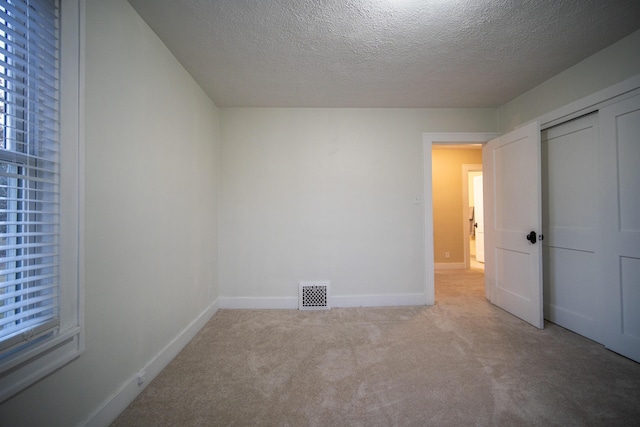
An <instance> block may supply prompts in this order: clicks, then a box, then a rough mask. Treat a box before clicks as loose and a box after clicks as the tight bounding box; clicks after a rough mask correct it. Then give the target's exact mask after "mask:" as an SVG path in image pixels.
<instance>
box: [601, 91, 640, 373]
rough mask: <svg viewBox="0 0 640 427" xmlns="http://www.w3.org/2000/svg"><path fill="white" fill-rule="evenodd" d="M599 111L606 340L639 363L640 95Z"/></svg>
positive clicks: (602, 274) (602, 294)
mask: <svg viewBox="0 0 640 427" xmlns="http://www.w3.org/2000/svg"><path fill="white" fill-rule="evenodd" d="M600 116H601V126H600V128H601V138H600V139H601V144H599V152H598V155H599V158H601V159H602V160H601V162H600V163H601V167H600V173H601V174H602V177H603V179H602V184H601V185H602V186H601V188H600V191H601V194H602V195H603V203H602V220H603V229H602V231H601V233H600V236H599V237H600V240H601V241H602V248H603V253H602V263H603V268H602V269H601V275H600V276H599V280H600V282H601V283H602V285H601V289H602V292H601V294H600V298H601V300H602V301H603V308H602V309H603V312H604V313H603V315H604V322H603V343H604V344H605V345H606V346H607V347H608V348H610V349H612V350H614V351H616V352H618V353H621V354H623V355H625V356H627V357H629V358H631V359H633V360H636V361H639V362H640V314H639V313H640V312H639V310H638V307H640V225H639V224H638V222H639V221H640V191H639V190H638V188H639V185H638V183H640V168H639V167H638V165H639V164H640V96H635V97H633V98H629V99H627V100H624V101H621V102H618V103H616V104H613V105H611V106H608V107H605V108H603V109H602V110H601V111H600Z"/></svg>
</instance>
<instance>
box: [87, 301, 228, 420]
mask: <svg viewBox="0 0 640 427" xmlns="http://www.w3.org/2000/svg"><path fill="white" fill-rule="evenodd" d="M218 309H219V300H216V301H215V302H214V303H213V304H211V305H210V306H209V307H207V308H206V309H205V310H204V311H203V312H202V313H200V315H199V316H198V317H197V318H196V319H195V320H194V321H193V322H191V323H190V324H189V325H188V326H187V327H186V328H185V329H183V330H182V332H180V333H179V334H178V335H177V336H176V337H175V338H174V339H173V340H171V342H169V344H167V345H166V347H164V348H163V349H162V350H160V351H159V352H158V354H156V355H155V356H154V357H153V358H152V359H151V360H150V361H149V362H147V364H146V365H145V366H143V367H142V368H141V369H140V371H138V372H136V373H134V374H133V376H131V378H129V379H128V380H127V381H125V383H124V384H122V386H120V388H119V389H118V390H117V391H115V392H114V393H113V394H112V395H111V396H109V398H108V399H107V400H106V401H105V402H103V403H102V405H100V406H99V407H98V409H96V410H95V411H93V412H92V413H91V415H89V417H88V418H87V419H85V420H84V421H82V422H81V423H80V424H79V425H80V426H97V427H104V426H108V425H109V424H111V423H112V422H113V421H114V420H115V419H116V417H117V416H118V415H120V413H121V412H122V411H124V410H125V409H126V407H127V406H129V404H130V403H131V402H133V399H135V398H136V396H138V394H140V392H141V391H142V390H144V388H145V387H146V386H147V384H149V383H150V382H151V380H153V379H154V378H155V377H156V376H157V375H158V374H159V373H160V371H162V370H163V369H164V368H165V367H166V366H167V365H168V364H169V362H171V360H173V359H174V358H175V357H176V356H177V355H178V353H179V352H180V351H181V350H182V349H183V348H184V346H186V345H187V344H188V343H189V341H191V340H192V339H193V337H194V336H195V335H196V334H197V333H198V331H199V330H200V329H202V327H203V326H204V325H205V324H206V323H207V322H208V321H209V320H210V319H211V317H213V315H214V314H216V312H217V311H218ZM140 372H144V377H145V380H144V383H143V384H142V385H140V386H139V385H138V374H139V373H140Z"/></svg>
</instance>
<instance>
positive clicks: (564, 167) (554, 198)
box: [542, 113, 599, 341]
mask: <svg viewBox="0 0 640 427" xmlns="http://www.w3.org/2000/svg"><path fill="white" fill-rule="evenodd" d="M597 120H598V114H597V113H593V114H590V115H588V116H585V117H581V118H578V119H575V120H571V121H569V122H566V123H562V124H560V125H557V126H554V127H552V128H550V129H546V130H544V131H543V132H542V168H543V170H542V194H543V199H542V229H543V234H544V240H543V242H542V243H543V246H542V254H543V265H544V269H543V270H544V276H543V277H544V280H543V282H544V292H543V295H544V317H545V319H547V320H549V321H551V322H553V323H556V324H558V325H560V326H562V327H564V328H567V329H570V330H572V331H574V332H577V333H579V334H581V335H584V336H586V337H588V338H591V339H593V340H596V341H598V340H599V337H598V333H597V327H596V325H597V300H598V298H597V297H598V295H597V280H596V273H597V256H598V255H599V254H598V252H599V251H598V250H597V246H598V236H597V231H598V206H599V203H598V192H597V191H596V188H597V183H598V181H599V180H598V177H597V169H596V149H597V138H598V133H597V128H596V125H597Z"/></svg>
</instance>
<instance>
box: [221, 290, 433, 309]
mask: <svg viewBox="0 0 640 427" xmlns="http://www.w3.org/2000/svg"><path fill="white" fill-rule="evenodd" d="M426 303H427V298H426V294H397V295H355V296H343V295H340V296H332V297H331V307H336V308H338V307H341V308H347V307H394V306H407V305H426ZM220 308H230V309H253V310H259V309H292V310H296V309H297V308H298V298H296V297H255V298H251V297H221V298H220Z"/></svg>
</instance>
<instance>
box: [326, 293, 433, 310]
mask: <svg viewBox="0 0 640 427" xmlns="http://www.w3.org/2000/svg"><path fill="white" fill-rule="evenodd" d="M426 304H427V296H426V294H396V295H358V296H343V295H340V296H333V297H331V307H336V308H337V307H342V308H347V307H398V306H409V305H426Z"/></svg>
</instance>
